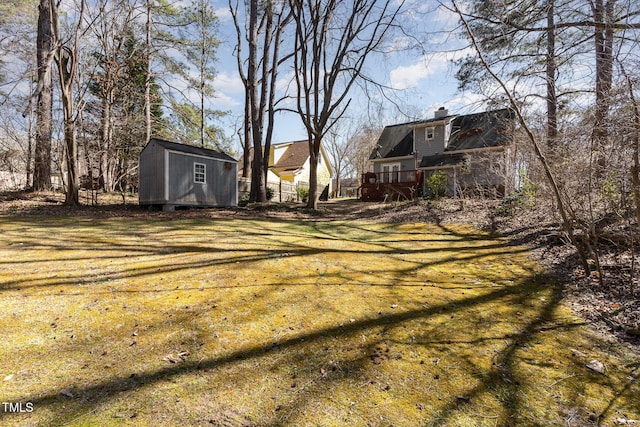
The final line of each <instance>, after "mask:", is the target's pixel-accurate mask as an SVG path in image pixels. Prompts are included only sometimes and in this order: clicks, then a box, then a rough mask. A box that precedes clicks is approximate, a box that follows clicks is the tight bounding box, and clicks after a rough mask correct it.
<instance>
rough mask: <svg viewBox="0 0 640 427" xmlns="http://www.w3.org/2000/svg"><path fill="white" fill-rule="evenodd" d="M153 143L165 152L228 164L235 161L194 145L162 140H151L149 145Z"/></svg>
mask: <svg viewBox="0 0 640 427" xmlns="http://www.w3.org/2000/svg"><path fill="white" fill-rule="evenodd" d="M151 142H155V143H156V144H158V145H159V146H161V147H164V148H166V149H167V150H173V151H180V152H182V153H188V154H195V155H198V156H204V157H211V158H214V159H220V160H225V161H228V162H235V161H236V160H235V159H234V158H233V157H231V156H229V155H228V154H226V153H222V152H220V151H216V150H212V149H210V148H203V147H196V146H194V145H187V144H179V143H177V142H171V141H166V140H164V139H158V138H151V140H150V141H149V143H151Z"/></svg>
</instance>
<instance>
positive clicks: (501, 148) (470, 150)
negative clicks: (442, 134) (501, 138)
mask: <svg viewBox="0 0 640 427" xmlns="http://www.w3.org/2000/svg"><path fill="white" fill-rule="evenodd" d="M508 147H509V146H508V145H499V146H496V147H482V148H467V149H466V150H454V151H447V152H446V153H444V154H471V153H482V152H483V151H505V149H506V148H508Z"/></svg>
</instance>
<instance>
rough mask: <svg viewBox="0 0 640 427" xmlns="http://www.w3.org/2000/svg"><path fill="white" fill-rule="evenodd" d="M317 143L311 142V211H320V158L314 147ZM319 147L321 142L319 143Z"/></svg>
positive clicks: (308, 201)
mask: <svg viewBox="0 0 640 427" xmlns="http://www.w3.org/2000/svg"><path fill="white" fill-rule="evenodd" d="M315 145H316V141H309V153H310V156H309V200H307V207H308V208H309V209H318V197H319V196H320V195H319V194H318V156H319V154H320V153H319V150H318V151H316V150H315V148H314V146H315ZM317 145H318V146H319V145H320V144H319V141H318V143H317Z"/></svg>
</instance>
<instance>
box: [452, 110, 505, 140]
mask: <svg viewBox="0 0 640 427" xmlns="http://www.w3.org/2000/svg"><path fill="white" fill-rule="evenodd" d="M512 119H513V111H512V110H510V109H506V108H505V109H502V110H493V111H485V112H482V113H477V114H468V115H466V116H458V117H456V118H455V119H453V121H452V123H451V137H450V138H449V144H448V146H447V149H446V150H445V151H460V150H472V149H478V148H487V147H498V146H501V145H507V144H509V143H510V142H511V138H512V136H511V134H512V132H511V129H510V127H511V126H512V124H511V123H512V122H511V120H512Z"/></svg>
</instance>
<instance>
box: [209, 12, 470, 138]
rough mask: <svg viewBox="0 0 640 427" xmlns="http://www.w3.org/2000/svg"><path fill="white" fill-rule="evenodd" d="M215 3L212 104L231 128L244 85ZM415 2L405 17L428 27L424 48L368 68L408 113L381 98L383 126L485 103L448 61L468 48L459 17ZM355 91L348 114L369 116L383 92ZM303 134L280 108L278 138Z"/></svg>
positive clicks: (227, 26)
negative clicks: (461, 87) (464, 86)
mask: <svg viewBox="0 0 640 427" xmlns="http://www.w3.org/2000/svg"><path fill="white" fill-rule="evenodd" d="M215 8H216V11H217V15H218V17H219V19H220V32H221V33H220V39H221V41H222V44H221V46H220V48H219V51H218V63H217V70H218V75H217V78H216V80H215V81H214V87H215V89H216V97H215V99H213V100H212V107H213V108H217V109H220V110H227V111H230V113H231V114H230V116H229V117H227V118H226V119H225V123H224V124H223V128H224V129H226V130H228V131H229V132H228V134H230V133H231V132H232V129H233V128H234V127H235V126H236V125H237V123H240V122H241V117H242V112H243V102H244V98H243V97H244V92H243V91H244V89H243V86H242V82H241V81H240V79H239V77H238V73H237V65H236V59H235V57H234V55H233V48H234V46H235V41H236V36H235V30H234V28H233V23H232V21H231V16H230V14H229V11H228V3H227V2H226V1H219V0H217V1H216V3H215ZM415 8H416V9H415V10H412V12H413V11H415V14H411V16H408V17H406V18H405V19H407V21H412V20H413V24H414V25H412V26H413V27H414V28H418V31H424V33H423V34H420V36H423V37H424V38H426V40H427V42H426V43H425V44H424V45H423V52H422V53H418V52H416V51H409V52H407V51H400V52H397V53H393V54H387V55H385V56H384V57H376V58H374V61H371V62H370V63H369V64H368V67H369V68H368V71H369V74H371V75H373V76H375V78H376V80H377V81H378V82H382V83H383V84H385V85H386V86H389V87H392V88H395V89H396V90H395V91H393V93H391V95H392V96H393V98H394V100H395V101H396V102H397V103H399V105H401V107H402V110H403V112H404V113H407V114H408V116H407V115H405V114H403V112H400V111H398V109H396V108H395V107H394V103H393V102H391V101H386V102H385V101H383V102H382V110H381V111H378V113H376V117H375V118H371V119H370V120H371V122H372V123H374V124H379V125H381V126H384V125H388V124H392V123H397V122H401V121H406V120H412V119H415V118H428V117H431V116H432V114H433V111H434V110H436V109H437V108H439V107H441V106H445V107H447V108H448V109H449V111H450V112H452V113H468V112H473V111H477V110H479V109H482V103H481V102H480V99H481V98H480V97H479V96H477V95H472V94H463V93H460V92H458V90H457V81H456V79H455V76H454V74H455V70H454V68H453V66H452V65H451V63H450V61H451V59H455V58H459V57H461V56H464V55H465V54H466V53H467V52H468V50H467V49H466V48H465V45H464V41H463V40H461V39H460V37H458V35H457V34H456V33H454V30H455V29H456V27H457V17H456V16H455V15H454V14H452V13H450V12H448V11H446V10H445V9H444V8H442V7H438V3H437V2H436V1H433V0H429V1H426V2H425V1H422V2H419V3H416V6H415ZM418 9H420V10H418ZM416 23H418V24H420V23H424V25H415V24H416ZM408 24H410V23H409V22H408ZM420 28H422V29H423V30H420ZM427 32H428V35H427V34H426V33H427ZM394 42H395V43H397V44H398V45H402V44H406V43H408V42H409V41H408V40H403V39H401V38H398V39H397V40H395V41H394ZM287 72H288V70H286V69H283V70H281V71H280V74H281V76H282V80H286V74H287ZM352 96H353V101H352V103H351V106H350V108H349V110H348V113H347V116H348V117H349V118H350V119H353V120H358V119H361V118H362V117H363V116H366V114H367V113H366V111H367V104H368V103H369V100H373V101H376V100H377V99H379V92H378V91H372V92H370V93H368V94H365V93H362V91H359V90H355V91H354V92H353V93H352ZM305 137H306V134H305V131H304V129H303V127H302V125H301V124H300V122H299V119H298V118H297V117H296V116H295V115H293V114H281V115H280V116H279V117H278V122H277V125H276V129H275V134H274V142H275V143H277V142H285V141H291V140H297V139H303V138H305Z"/></svg>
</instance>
